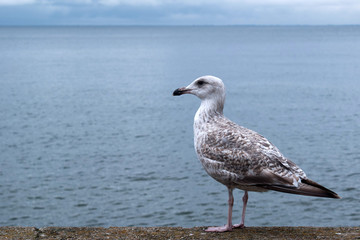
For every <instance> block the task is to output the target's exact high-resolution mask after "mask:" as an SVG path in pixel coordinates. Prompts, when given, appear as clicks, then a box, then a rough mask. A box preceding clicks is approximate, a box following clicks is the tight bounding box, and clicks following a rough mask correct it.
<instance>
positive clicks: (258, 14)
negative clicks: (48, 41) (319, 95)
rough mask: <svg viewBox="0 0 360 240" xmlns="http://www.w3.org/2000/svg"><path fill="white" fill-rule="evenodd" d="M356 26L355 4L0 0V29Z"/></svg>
mask: <svg viewBox="0 0 360 240" xmlns="http://www.w3.org/2000/svg"><path fill="white" fill-rule="evenodd" d="M235 24H236V25H238V24H240V25H241V24H247V25H249V24H250V25H251V24H255V25H263V24H265V25H269V24H270V25H278V24H280V25H292V24H305V25H308V24H310V25H322V24H360V0H237V1H236V0H62V1H61V0H0V25H235Z"/></svg>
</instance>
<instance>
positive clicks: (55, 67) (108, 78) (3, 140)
mask: <svg viewBox="0 0 360 240" xmlns="http://www.w3.org/2000/svg"><path fill="white" fill-rule="evenodd" d="M202 75H215V76H218V77H220V78H222V79H223V81H224V83H225V85H226V88H227V100H226V104H225V109H224V113H225V115H226V116H227V117H228V118H230V119H231V120H233V121H235V122H237V123H238V124H240V125H242V126H245V127H248V128H250V129H252V130H255V131H257V132H259V133H260V134H262V135H264V136H265V137H267V138H268V139H269V140H270V141H271V142H272V143H273V144H275V145H276V146H277V147H278V148H279V149H280V151H281V152H282V153H283V154H284V155H285V156H286V157H288V158H289V159H291V160H292V161H294V162H295V163H297V164H298V165H299V166H300V167H301V168H302V169H303V170H304V171H305V172H306V173H307V175H308V177H309V178H310V179H312V180H314V181H316V182H318V183H320V184H322V185H324V186H326V187H328V188H330V189H332V190H334V191H335V192H337V193H338V194H339V195H340V196H341V197H342V199H341V200H338V199H326V198H315V197H305V196H298V195H290V194H283V193H278V192H267V193H253V192H250V193H249V202H248V208H247V213H246V224H247V225H248V226H283V225H286V226H299V225H301V226H358V225H359V222H360V204H359V202H360V27H359V26H313V27H312V26H288V27H286V26H283V27H278V26H267V27H263V26H227V27H226V26H224V27H2V28H0V152H1V155H0V225H1V226H9V225H15V226H16V225H21V226H37V227H41V226H105V227H106V226H184V227H191V226H204V225H223V224H225V222H226V218H227V191H226V187H225V186H223V185H221V184H220V183H218V182H216V181H215V180H213V179H212V178H211V177H209V176H208V175H207V174H206V173H205V171H204V170H203V169H202V167H201V164H200V163H199V161H198V160H197V158H196V155H195V151H194V148H193V129H192V124H193V117H194V114H195V112H196V110H197V108H198V106H199V104H200V100H199V99H197V98H196V97H194V96H191V95H186V96H181V97H176V98H175V97H173V96H172V92H173V90H174V89H176V88H178V87H182V86H186V85H188V84H189V83H190V82H191V81H193V80H194V79H195V78H197V77H199V76H202ZM242 194H243V193H242V191H235V193H234V196H235V205H234V214H233V222H234V223H236V222H239V221H240V215H241V208H242V201H241V196H242Z"/></svg>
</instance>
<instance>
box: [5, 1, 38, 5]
mask: <svg viewBox="0 0 360 240" xmlns="http://www.w3.org/2000/svg"><path fill="white" fill-rule="evenodd" d="M33 3H36V0H0V6H1V5H4V6H11V5H24V4H33Z"/></svg>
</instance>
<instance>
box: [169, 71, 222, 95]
mask: <svg viewBox="0 0 360 240" xmlns="http://www.w3.org/2000/svg"><path fill="white" fill-rule="evenodd" d="M183 94H193V95H195V96H197V97H198V98H200V99H201V100H206V99H207V100H209V99H214V100H215V99H225V86H224V83H223V82H222V80H221V79H220V78H217V77H214V76H203V77H199V78H197V79H195V80H194V81H193V82H192V83H190V85H189V86H187V87H182V88H178V89H176V90H175V91H174V93H173V96H180V95H183Z"/></svg>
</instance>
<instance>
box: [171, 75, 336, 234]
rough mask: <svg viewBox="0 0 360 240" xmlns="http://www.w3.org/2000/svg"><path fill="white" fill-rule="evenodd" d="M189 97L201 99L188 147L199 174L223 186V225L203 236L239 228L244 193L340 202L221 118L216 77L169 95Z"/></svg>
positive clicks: (219, 83)
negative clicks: (235, 211) (238, 192)
mask: <svg viewBox="0 0 360 240" xmlns="http://www.w3.org/2000/svg"><path fill="white" fill-rule="evenodd" d="M182 94H193V95H195V96H197V97H198V98H200V99H201V105H200V107H199V109H198V110H197V112H196V114H195V118H194V145H195V150H196V154H197V156H198V158H199V160H200V162H201V164H202V166H203V167H204V169H205V171H206V172H207V173H208V174H209V175H210V176H211V177H213V178H214V179H215V180H217V181H219V182H220V183H222V184H224V185H225V186H226V187H227V189H228V193H229V201H228V203H229V212H228V219H227V223H226V225H225V226H221V227H209V228H207V229H206V231H209V232H225V231H231V230H232V229H233V228H243V227H245V225H244V222H245V210H246V204H247V200H248V191H256V192H265V191H268V190H275V191H279V192H285V193H292V194H301V195H307V196H315V197H327V198H340V197H339V196H338V195H337V194H336V193H335V192H333V191H331V190H329V189H327V188H325V187H323V186H321V185H320V184H318V183H316V182H314V181H312V180H310V179H308V178H307V177H306V174H305V173H304V171H303V170H302V169H301V168H300V167H298V166H297V165H296V164H295V163H293V162H292V161H290V160H289V159H287V158H285V157H284V156H283V155H282V154H281V153H280V151H279V150H278V149H277V148H276V147H275V146H274V145H273V144H272V143H270V142H269V141H268V140H267V139H266V138H264V137H263V136H261V135H260V134H258V133H256V132H254V131H252V130H250V129H247V128H244V127H242V126H239V125H237V124H236V123H234V122H232V121H230V120H229V119H227V118H226V117H224V115H223V108H224V102H225V87H224V84H223V82H222V80H221V79H219V78H217V77H213V76H203V77H200V78H198V79H196V80H195V81H193V82H192V83H191V84H190V85H189V86H187V87H183V88H178V89H176V90H175V91H174V93H173V95H174V96H179V95H182ZM234 188H238V189H242V190H244V191H245V193H244V196H243V210H242V218H241V223H240V224H236V225H232V207H233V204H234V197H233V193H232V192H233V189H234Z"/></svg>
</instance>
